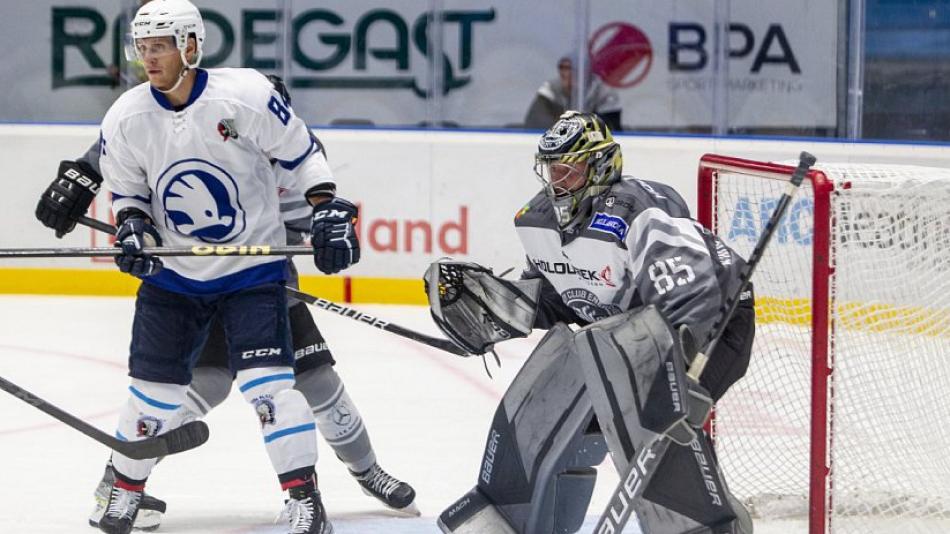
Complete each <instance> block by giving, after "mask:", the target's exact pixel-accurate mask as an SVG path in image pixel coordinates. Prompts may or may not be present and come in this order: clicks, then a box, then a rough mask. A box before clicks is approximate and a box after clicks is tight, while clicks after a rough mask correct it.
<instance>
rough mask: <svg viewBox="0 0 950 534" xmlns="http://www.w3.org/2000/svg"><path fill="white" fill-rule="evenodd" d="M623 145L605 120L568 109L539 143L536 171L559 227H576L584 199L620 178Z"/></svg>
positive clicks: (595, 194)
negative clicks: (621, 145) (618, 142)
mask: <svg viewBox="0 0 950 534" xmlns="http://www.w3.org/2000/svg"><path fill="white" fill-rule="evenodd" d="M622 167H623V158H622V157H621V154H620V145H618V144H617V143H616V142H614V138H613V135H611V133H610V129H609V128H608V127H607V124H606V123H604V120H603V119H601V118H600V117H598V116H597V115H596V114H594V113H581V112H579V111H567V112H565V113H564V114H563V115H561V118H560V119H558V121H557V122H556V123H555V124H554V126H552V127H551V128H549V129H548V130H547V131H546V132H544V135H542V136H541V140H540V141H539V142H538V152H537V154H536V155H535V158H534V172H535V174H537V176H538V179H540V180H541V183H542V184H543V185H544V192H545V194H546V195H547V197H548V199H550V200H551V204H552V205H553V206H554V213H555V215H556V216H557V222H558V226H560V228H561V229H562V230H563V229H566V228H568V227H570V226H572V225H573V224H574V223H575V222H576V220H577V218H578V215H579V214H580V212H581V209H580V208H581V206H582V205H583V204H584V201H585V200H587V199H589V198H592V197H595V196H597V195H599V194H601V193H603V192H604V191H606V190H607V188H608V187H609V186H610V185H611V184H613V183H614V182H616V181H617V180H619V179H620V171H621V170H622Z"/></svg>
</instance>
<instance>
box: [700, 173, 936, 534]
mask: <svg viewBox="0 0 950 534" xmlns="http://www.w3.org/2000/svg"><path fill="white" fill-rule="evenodd" d="M741 167H742V166H741V164H740V165H737V166H731V167H730V168H731V169H734V170H729V171H725V170H723V171H720V172H718V173H717V176H716V179H715V181H714V189H713V191H714V197H715V204H714V210H713V216H714V221H713V227H714V229H715V230H716V232H717V233H718V234H719V235H720V236H721V237H722V238H723V239H724V240H725V241H726V242H727V244H729V245H730V246H731V247H733V248H734V249H735V250H737V251H738V252H739V253H740V254H742V255H743V256H744V257H748V255H749V254H750V253H751V251H752V248H753V247H754V245H755V241H756V239H757V238H758V235H759V233H760V232H761V230H762V228H763V227H764V224H765V221H767V220H768V217H769V215H770V214H771V212H772V210H773V209H774V207H775V205H776V203H777V200H778V199H779V197H780V196H781V194H782V192H783V190H784V188H785V182H784V181H783V180H780V179H776V178H775V177H774V176H773V177H765V176H763V174H768V173H761V172H759V173H758V175H757V173H756V172H752V171H750V172H749V173H748V174H747V173H746V171H743V170H741ZM817 168H818V169H819V170H821V171H823V172H824V173H825V175H826V176H827V177H828V178H829V179H830V180H831V182H832V183H833V184H834V188H833V191H832V192H830V198H829V199H828V200H829V201H830V206H831V219H830V221H828V222H829V223H830V224H829V226H830V234H828V235H827V237H828V240H829V241H830V249H829V250H827V251H823V250H818V251H817V252H818V254H819V258H820V259H821V258H823V255H824V254H827V255H828V257H827V261H826V263H827V264H829V265H830V266H831V269H832V270H831V271H830V272H828V273H825V272H822V271H821V269H819V270H818V273H817V274H818V279H819V282H817V283H818V284H821V282H820V280H821V279H822V278H824V279H825V280H827V282H828V286H829V291H830V294H829V299H828V303H827V304H825V303H822V302H814V301H813V298H812V290H813V287H814V285H813V283H814V282H813V280H814V279H813V276H814V275H815V274H816V271H815V269H813V266H812V254H813V248H814V245H815V243H816V242H818V243H820V242H821V237H822V231H821V230H819V232H818V233H817V234H816V232H815V228H816V224H815V222H816V221H815V217H816V215H815V213H816V196H815V194H816V193H815V190H816V188H815V187H814V186H813V185H812V184H811V183H809V181H807V180H806V182H805V184H803V186H802V188H801V189H800V190H799V192H798V195H797V196H796V198H795V201H794V202H793V204H792V206H791V208H790V210H789V212H788V213H787V214H786V217H785V218H784V220H783V223H782V224H781V226H780V228H779V230H778V233H777V234H776V235H775V237H774V238H773V241H772V243H771V245H770V248H769V249H768V250H767V252H766V254H765V256H764V257H763V260H762V262H761V263H760V264H759V267H758V270H757V271H756V273H755V275H754V276H753V279H752V280H753V283H754V285H755V292H756V314H757V323H758V330H757V335H756V342H755V348H754V351H753V355H752V363H751V366H750V369H749V373H748V374H747V376H746V377H745V378H744V379H743V380H740V381H739V382H738V383H737V384H736V385H735V386H733V388H732V389H731V390H730V392H729V393H728V394H727V395H726V397H725V398H724V399H722V401H721V402H720V403H719V405H718V406H717V411H716V420H715V433H716V444H717V445H716V446H717V450H718V451H719V455H720V459H721V462H722V466H723V470H724V472H725V474H726V478H727V480H728V482H729V484H730V488H731V490H732V491H733V492H734V493H735V494H736V495H737V496H738V497H739V498H741V499H743V500H744V501H745V502H747V503H748V504H749V505H750V506H751V508H752V510H753V513H754V515H756V516H757V517H760V518H781V517H805V516H806V515H807V512H808V506H809V502H808V496H809V483H810V479H811V477H812V475H813V471H812V470H814V469H817V470H819V471H817V473H818V474H819V476H820V475H821V474H822V473H823V472H824V471H823V470H824V469H825V466H826V465H827V467H828V468H830V471H829V474H828V477H827V478H826V479H822V478H819V479H818V480H822V481H823V482H822V484H823V485H824V486H825V487H826V488H827V496H828V503H829V508H827V509H826V510H825V511H824V513H825V514H827V517H828V526H829V529H828V530H829V531H830V532H834V533H861V534H868V533H885V532H886V533H892V532H894V533H896V532H899V533H900V534H910V533H918V532H920V533H925V532H926V533H938V532H939V533H946V532H950V170H944V169H931V168H924V167H910V166H887V165H852V164H849V165H822V164H821V163H819V164H818V165H817ZM735 169H738V170H735ZM819 190H820V188H819ZM821 194H822V193H821V192H820V191H819V196H821ZM817 200H818V204H819V205H820V203H821V199H820V198H819V199H817ZM820 226H821V225H820V224H819V227H820ZM819 248H820V247H819ZM822 261H824V260H822ZM823 305H825V306H826V309H827V311H828V321H827V322H826V323H824V324H819V325H818V326H817V328H813V326H812V317H813V315H812V314H813V312H816V311H817V312H818V316H819V317H820V315H821V313H820V308H821V307H822V306H823ZM823 336H827V343H824V342H822V338H823ZM813 341H817V343H818V347H819V351H818V355H819V358H818V360H817V361H818V365H817V366H816V367H815V368H814V370H817V371H819V372H820V371H821V367H822V364H827V367H828V368H830V369H831V372H830V374H829V376H828V379H827V380H828V384H827V399H828V400H827V403H819V404H823V405H818V406H814V407H813V406H812V395H813V387H812V382H813V378H812V377H813V365H812V358H813V357H812V354H813V352H812V343H813ZM822 414H825V415H824V416H826V417H827V420H828V425H827V430H828V432H827V439H826V440H825V442H826V444H827V446H822V447H819V448H818V449H816V451H817V452H818V453H819V454H818V458H817V461H815V462H812V461H811V460H810V451H811V447H812V439H811V433H812V429H811V421H812V419H813V418H814V417H819V418H820V417H823V415H822ZM818 420H819V421H820V420H821V419H818ZM817 505H818V506H823V505H822V503H817ZM813 534H814V532H813Z"/></svg>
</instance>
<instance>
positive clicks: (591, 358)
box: [573, 306, 695, 476]
mask: <svg viewBox="0 0 950 534" xmlns="http://www.w3.org/2000/svg"><path fill="white" fill-rule="evenodd" d="M679 343H680V342H679V336H678V335H677V334H676V332H674V331H673V329H672V327H670V325H669V323H667V322H666V320H665V319H664V318H663V316H662V314H661V313H660V312H659V311H658V310H657V309H656V308H655V307H653V306H647V307H645V308H640V309H637V310H631V311H629V312H626V313H622V314H619V315H615V316H613V317H610V318H608V319H605V320H601V321H598V322H596V323H594V324H592V325H589V326H587V327H585V328H582V329H581V330H579V331H578V332H577V333H576V334H575V336H574V344H573V345H574V351H575V354H576V358H577V361H578V362H579V365H580V367H581V368H582V369H583V373H584V377H585V380H586V385H587V391H588V394H589V396H590V398H591V404H592V407H593V410H594V413H596V414H597V420H598V422H599V424H600V427H601V429H602V430H603V433H604V437H605V438H606V440H607V444H608V446H609V448H610V453H611V456H612V458H613V461H614V465H615V466H616V467H617V470H618V471H619V472H620V473H621V476H622V475H623V473H624V472H626V470H627V468H628V465H629V462H630V461H631V460H632V459H633V458H634V457H635V454H636V452H637V451H639V450H641V449H642V448H643V447H644V445H645V444H647V443H649V442H651V441H652V440H653V439H655V438H657V437H658V436H660V435H664V434H666V435H671V436H673V437H674V439H675V440H676V441H680V442H683V443H689V442H690V441H692V439H693V438H694V437H695V431H694V430H693V429H692V427H691V426H690V425H689V424H688V422H687V417H688V415H689V405H690V403H689V402H688V391H689V384H688V381H687V378H686V371H685V360H684V357H683V351H682V347H681V346H680V344H679Z"/></svg>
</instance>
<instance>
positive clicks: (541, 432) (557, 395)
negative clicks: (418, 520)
mask: <svg viewBox="0 0 950 534" xmlns="http://www.w3.org/2000/svg"><path fill="white" fill-rule="evenodd" d="M571 338H572V332H571V330H570V329H569V328H568V327H567V326H565V325H556V326H555V327H554V328H553V329H552V330H550V331H549V332H548V334H547V336H545V337H544V339H542V340H541V342H540V343H539V344H538V346H537V348H535V350H534V352H532V354H531V356H529V358H528V360H527V361H526V362H525V364H524V366H523V367H522V369H521V370H520V371H519V373H518V375H517V376H516V377H515V379H514V380H513V381H512V383H511V385H510V386H509V388H508V391H507V392H506V393H505V396H504V398H503V399H502V402H501V404H500V406H499V407H498V410H497V411H496V413H495V418H494V420H493V421H492V426H491V429H490V431H489V435H488V440H487V443H486V446H485V453H484V456H483V458H482V464H481V469H480V472H479V480H478V486H477V490H478V494H479V495H480V496H482V497H483V498H484V500H485V501H487V503H488V504H489V505H491V506H492V507H493V508H494V511H495V512H497V514H498V515H499V516H500V517H501V518H503V519H504V521H505V523H506V524H507V525H508V527H510V528H511V529H512V532H515V533H517V534H526V533H530V534H552V533H554V532H573V530H558V528H566V527H573V526H575V524H576V526H577V527H579V526H580V522H581V521H582V520H583V516H584V513H585V512H586V510H587V505H588V503H589V500H590V490H591V489H592V488H593V477H594V472H593V470H585V469H584V468H588V467H591V466H593V465H597V464H599V463H600V462H601V461H603V459H604V457H605V455H606V445H605V442H604V440H603V438H602V437H601V436H600V435H599V434H598V433H588V432H587V430H588V429H589V428H591V420H592V418H593V412H592V411H591V408H590V401H589V399H588V397H587V395H586V391H585V388H584V384H583V376H582V374H581V372H580V369H579V368H578V367H577V364H576V363H575V361H574V358H573V356H572V355H571V352H570V345H571ZM464 501H465V498H464V497H463V498H462V499H460V500H459V501H457V503H456V504H455V505H453V506H452V507H450V508H449V509H448V510H446V511H445V512H444V513H443V520H442V521H441V522H442V523H444V524H449V523H451V522H452V521H450V520H451V519H452V517H458V515H459V513H460V512H459V510H461V509H463V508H466V507H469V506H473V505H472V504H465V503H464ZM575 530H576V529H575ZM445 531H446V532H467V531H461V530H445ZM473 532H474V531H473ZM481 532H486V533H489V532H492V533H493V532H495V531H492V530H483V531H481ZM499 532H502V531H499Z"/></svg>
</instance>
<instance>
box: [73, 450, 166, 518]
mask: <svg viewBox="0 0 950 534" xmlns="http://www.w3.org/2000/svg"><path fill="white" fill-rule="evenodd" d="M113 482H115V472H114V471H113V470H112V462H109V463H107V464H106V469H105V472H103V474H102V480H100V481H99V485H98V486H96V492H95V495H94V497H95V500H96V507H95V508H94V509H93V510H92V514H90V515H89V526H90V527H93V528H99V521H100V520H101V519H102V515H103V514H105V512H106V507H108V506H109V495H110V494H111V493H112V484H113ZM165 508H166V506H165V501H163V500H161V499H157V498H155V497H152V496H151V495H149V494H147V493H143V494H142V499H141V502H140V503H139V513H138V515H137V516H136V517H135V523H134V524H133V525H132V528H134V529H135V530H143V531H152V530H156V529H157V528H158V527H159V526H161V524H162V516H163V515H164V514H165Z"/></svg>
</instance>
